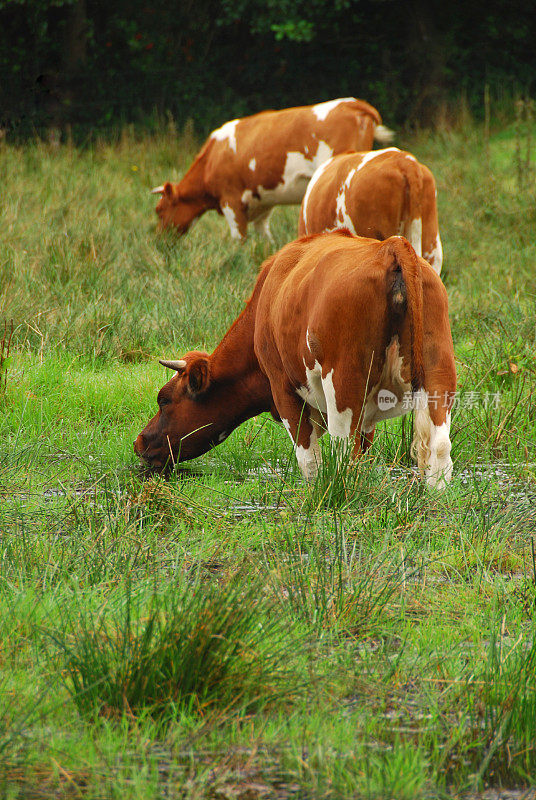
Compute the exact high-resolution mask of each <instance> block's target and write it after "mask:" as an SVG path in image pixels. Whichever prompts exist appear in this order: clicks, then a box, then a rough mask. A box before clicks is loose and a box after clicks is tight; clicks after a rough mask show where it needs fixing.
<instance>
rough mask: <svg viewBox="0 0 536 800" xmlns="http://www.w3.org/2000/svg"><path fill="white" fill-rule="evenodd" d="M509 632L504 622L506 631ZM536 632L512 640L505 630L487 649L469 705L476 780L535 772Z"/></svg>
mask: <svg viewBox="0 0 536 800" xmlns="http://www.w3.org/2000/svg"><path fill="white" fill-rule="evenodd" d="M502 627H504V620H503V626H502ZM535 634H536V628H535V626H534V625H533V626H532V629H531V631H530V632H528V633H527V634H526V635H520V636H519V637H518V638H517V640H515V641H512V640H509V639H508V638H507V637H505V636H504V630H501V632H500V633H497V632H495V633H494V634H493V635H492V637H491V639H490V641H489V645H488V653H487V656H488V657H487V662H486V663H485V664H484V667H483V670H482V672H481V674H477V675H472V676H471V679H470V680H469V682H468V684H467V698H466V699H467V701H468V708H469V717H470V719H471V724H472V729H473V734H474V741H476V742H478V743H479V744H480V747H477V748H476V752H475V756H474V760H475V766H476V771H475V774H474V776H475V781H476V782H477V783H478V782H479V781H483V780H489V779H490V777H491V776H494V778H495V779H497V777H498V776H501V775H503V776H504V777H506V778H510V779H511V776H512V775H513V774H515V775H517V776H518V777H521V778H526V777H527V776H529V775H534V771H535V769H536V637H535Z"/></svg>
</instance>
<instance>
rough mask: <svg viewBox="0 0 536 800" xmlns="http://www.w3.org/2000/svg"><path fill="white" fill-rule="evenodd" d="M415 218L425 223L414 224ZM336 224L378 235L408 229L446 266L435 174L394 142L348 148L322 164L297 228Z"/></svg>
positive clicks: (315, 229) (420, 249)
mask: <svg viewBox="0 0 536 800" xmlns="http://www.w3.org/2000/svg"><path fill="white" fill-rule="evenodd" d="M416 220H420V221H421V223H420V224H421V226H422V228H419V227H417V228H415V227H413V228H412V224H413V225H414V223H415V221H416ZM335 228H349V229H350V230H351V231H352V233H355V234H357V235H358V236H370V237H372V238H374V239H387V238H388V237H389V236H396V235H397V234H403V235H404V236H405V237H406V238H407V239H409V240H410V241H411V244H412V245H413V247H414V248H415V249H416V251H417V253H418V254H419V255H420V254H421V253H422V255H423V257H424V258H426V260H427V261H428V262H429V263H430V264H431V266H432V267H433V268H434V269H435V271H436V272H437V273H438V274H439V273H440V271H441V262H442V252H441V240H440V238H439V227H438V219H437V202H436V185H435V181H434V177H433V175H432V173H431V172H430V170H429V169H428V168H427V167H425V166H424V165H423V164H420V163H419V162H418V161H417V159H416V158H415V157H414V156H413V155H411V153H407V152H404V151H401V150H398V149H397V148H395V147H391V148H388V149H386V150H376V151H374V152H373V153H344V154H341V155H338V156H335V157H333V158H332V159H330V160H329V161H328V162H325V163H324V165H323V166H321V167H319V169H318V170H317V172H316V173H315V175H313V178H312V179H311V182H310V184H309V187H308V189H307V192H306V194H305V197H304V199H303V202H302V207H301V210H300V220H299V223H298V232H299V235H300V236H303V235H304V234H307V233H321V232H322V231H328V230H334V229H335ZM421 231H422V233H421Z"/></svg>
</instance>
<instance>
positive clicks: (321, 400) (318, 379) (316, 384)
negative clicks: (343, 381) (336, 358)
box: [296, 359, 328, 421]
mask: <svg viewBox="0 0 536 800" xmlns="http://www.w3.org/2000/svg"><path fill="white" fill-rule="evenodd" d="M303 365H304V367H305V378H306V384H305V386H300V387H299V388H298V389H296V393H297V394H298V395H299V397H301V399H302V400H305V402H306V403H307V404H308V405H310V406H311V407H312V408H316V409H318V411H320V413H321V414H323V415H324V421H325V415H326V414H327V411H328V406H327V403H326V397H325V395H324V389H323V387H322V367H321V365H320V364H319V363H318V361H315V365H314V367H313V368H312V369H309V367H308V366H307V364H306V363H305V359H304V361H303Z"/></svg>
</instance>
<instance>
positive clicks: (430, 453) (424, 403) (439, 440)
mask: <svg viewBox="0 0 536 800" xmlns="http://www.w3.org/2000/svg"><path fill="white" fill-rule="evenodd" d="M449 394H450V392H449V391H447V392H445V388H444V387H442V388H440V387H438V388H437V389H436V388H431V387H428V391H427V390H426V389H419V391H418V392H416V393H415V395H414V423H413V428H414V436H413V442H412V444H411V453H412V455H413V457H414V458H416V459H417V464H418V467H419V471H420V473H421V475H422V477H423V478H424V479H425V480H426V483H427V484H428V486H432V487H435V488H436V489H440V490H442V489H445V488H446V486H447V483H448V482H449V481H450V479H451V477H452V459H451V457H450V450H451V442H450V405H451V403H450V402H447V403H445V395H447V396H449ZM452 394H453V393H452Z"/></svg>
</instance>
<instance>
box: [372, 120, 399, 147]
mask: <svg viewBox="0 0 536 800" xmlns="http://www.w3.org/2000/svg"><path fill="white" fill-rule="evenodd" d="M394 138H395V132H394V131H392V130H391V128H388V127H387V126H386V125H375V127H374V140H375V141H376V142H378V144H383V145H388V144H391V142H392V141H393V139H394Z"/></svg>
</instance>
